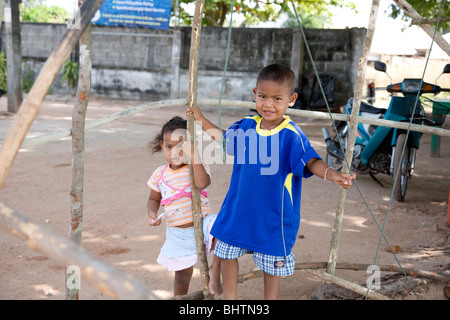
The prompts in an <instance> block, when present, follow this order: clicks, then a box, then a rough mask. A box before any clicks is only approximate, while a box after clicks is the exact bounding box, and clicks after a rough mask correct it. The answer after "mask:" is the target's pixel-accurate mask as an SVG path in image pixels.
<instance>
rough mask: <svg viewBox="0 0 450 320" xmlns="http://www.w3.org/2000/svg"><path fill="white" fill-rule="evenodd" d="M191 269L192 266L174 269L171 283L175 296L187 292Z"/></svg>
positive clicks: (192, 268)
mask: <svg viewBox="0 0 450 320" xmlns="http://www.w3.org/2000/svg"><path fill="white" fill-rule="evenodd" d="M193 271H194V267H193V266H192V267H189V268H187V269H184V270H179V271H175V280H174V284H173V293H174V295H175V296H180V295H185V294H187V293H188V290H189V283H190V282H191V278H192V273H193Z"/></svg>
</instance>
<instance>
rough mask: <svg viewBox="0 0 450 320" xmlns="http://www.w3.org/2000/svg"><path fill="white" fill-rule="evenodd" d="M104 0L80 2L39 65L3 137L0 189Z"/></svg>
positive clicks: (0, 156)
mask: <svg viewBox="0 0 450 320" xmlns="http://www.w3.org/2000/svg"><path fill="white" fill-rule="evenodd" d="M103 1H104V0H88V1H86V2H85V3H84V4H83V6H82V7H83V8H84V9H83V10H81V15H80V24H79V26H80V27H79V28H78V27H75V28H67V30H66V32H65V33H64V35H63V37H62V39H61V41H60V42H59V43H58V44H57V45H56V47H55V49H54V50H53V52H52V53H51V55H50V56H49V57H48V59H47V62H46V63H45V64H44V66H43V67H42V69H41V72H40V73H39V76H38V77H37V79H36V81H35V82H34V84H33V87H32V88H31V90H30V92H29V93H28V96H27V98H26V99H25V101H24V102H23V103H22V106H21V108H20V109H19V112H18V114H17V117H16V120H15V121H14V123H13V124H12V126H11V128H10V130H9V132H8V135H7V136H6V139H5V141H4V142H3V145H2V148H1V150H0V190H1V189H3V185H4V184H5V181H6V177H7V176H8V173H9V170H11V167H12V164H13V162H14V160H15V158H16V156H17V152H18V151H19V149H20V146H21V145H22V142H23V140H24V139H25V136H26V135H27V133H28V130H29V129H30V127H31V125H32V124H33V121H34V119H36V116H37V114H38V112H39V110H40V108H41V105H42V101H44V98H45V96H46V94H47V92H48V90H49V89H50V86H51V85H52V83H53V81H54V80H55V78H56V76H57V74H58V71H59V70H60V69H61V67H62V65H63V64H64V62H65V61H66V60H67V58H68V57H69V54H70V52H71V51H72V49H73V47H74V46H75V44H76V43H77V41H78V39H79V38H80V36H81V34H82V33H83V32H84V30H85V29H86V27H87V26H88V25H89V24H90V23H91V19H92V17H93V16H94V14H95V12H96V11H97V10H98V8H100V6H101V5H102V3H103Z"/></svg>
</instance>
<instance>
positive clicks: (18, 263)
mask: <svg viewBox="0 0 450 320" xmlns="http://www.w3.org/2000/svg"><path fill="white" fill-rule="evenodd" d="M138 104H140V102H137V101H107V100H103V99H99V98H91V100H90V104H89V108H88V113H87V120H88V121H89V120H94V119H97V118H99V117H102V116H106V115H108V114H111V113H114V112H117V111H120V110H122V109H125V108H127V107H131V106H135V105H138ZM72 107H73V98H71V97H68V96H63V97H61V96H48V97H47V98H46V100H45V102H44V105H43V107H42V109H41V111H40V113H39V116H38V119H37V120H36V121H35V123H34V124H33V127H32V128H31V130H30V133H29V136H33V135H37V134H42V133H46V132H51V131H54V130H58V129H62V128H70V126H71V113H72ZM5 111H6V98H5V97H3V98H2V99H0V112H1V113H0V141H1V140H3V139H4V137H5V135H6V133H7V131H8V128H9V126H10V125H11V123H12V121H13V119H14V115H8V114H6V113H5ZM204 112H205V114H206V115H207V116H209V117H210V119H211V120H213V121H214V122H217V118H218V113H217V110H215V108H204ZM247 113H251V112H250V111H248V110H239V109H232V108H225V110H224V112H223V115H222V119H223V120H222V122H223V126H224V127H225V126H228V125H230V124H231V123H233V122H234V121H235V120H237V119H240V118H241V117H242V116H244V115H245V114H247ZM173 115H184V108H181V107H180V108H171V109H160V110H155V111H149V112H145V113H141V114H138V115H136V116H134V117H131V118H128V119H123V120H120V121H116V122H114V123H112V124H109V125H106V126H104V127H100V128H96V129H92V130H89V131H88V132H87V134H86V162H85V186H84V201H85V202H84V227H83V238H82V247H83V248H85V249H86V250H88V251H89V252H91V253H93V254H94V255H96V256H98V257H99V258H101V259H102V260H104V261H106V262H108V263H110V264H112V265H114V266H116V267H117V268H119V269H120V270H122V271H124V272H126V273H129V274H131V275H132V276H134V277H135V278H137V279H138V280H140V281H142V283H144V284H145V285H147V286H148V287H149V288H151V289H152V290H154V292H155V293H156V294H157V295H159V296H160V297H161V298H169V297H171V295H172V283H173V273H172V272H168V271H166V270H165V269H164V268H162V267H161V266H159V265H158V264H157V263H156V261H155V260H156V257H157V255H158V253H159V250H160V248H161V246H162V244H163V241H164V229H165V228H164V227H163V226H160V227H149V226H148V225H147V223H146V201H147V197H148V192H149V190H148V188H147V186H146V181H147V179H148V177H149V176H150V174H151V173H152V172H153V170H154V169H155V168H156V167H157V166H159V165H161V164H162V163H163V158H162V156H161V155H160V154H155V155H152V154H151V153H150V152H149V150H148V149H147V143H148V141H149V140H151V139H153V137H154V136H155V134H156V132H157V131H158V130H159V128H160V126H161V124H162V123H164V122H165V121H167V120H168V119H170V118H171V117H172V116H173ZM293 118H294V120H295V121H296V122H297V123H298V124H299V125H300V126H301V127H302V128H303V130H304V131H305V133H306V134H307V135H308V136H309V138H310V140H311V142H312V143H313V145H314V147H315V148H316V149H317V150H318V152H319V154H320V155H322V156H325V144H324V142H323V138H322V134H321V127H322V126H324V125H329V123H327V122H326V121H321V120H312V119H307V118H301V117H293ZM444 127H446V128H450V121H447V123H446V124H445V125H444ZM449 146H450V139H449V138H442V141H441V157H440V158H431V157H430V135H424V137H423V139H422V141H421V148H420V150H419V152H418V156H417V164H416V172H415V175H414V177H413V179H412V180H411V181H410V184H409V186H408V192H407V199H406V201H405V202H404V203H398V202H395V201H394V202H393V203H392V205H391V208H390V211H389V214H388V215H387V217H386V211H387V209H388V205H389V198H390V192H391V186H392V182H391V178H390V177H388V176H381V175H379V176H378V178H379V179H380V180H381V181H382V182H383V183H384V184H385V186H386V187H385V188H382V187H380V186H379V185H377V184H376V183H375V182H374V181H373V180H372V179H371V178H370V177H369V176H358V178H357V183H358V186H359V188H360V190H361V192H362V194H363V195H364V197H365V199H366V201H367V203H368V205H369V207H370V208H371V210H372V213H373V217H372V215H371V213H370V212H369V210H368V208H367V206H366V205H365V204H364V202H363V200H362V197H361V195H360V194H359V192H358V190H357V188H352V189H351V190H350V191H349V192H348V194H347V202H346V206H345V214H344V221H343V228H342V233H341V238H340V246H339V258H338V262H348V263H356V264H358V263H361V264H373V263H374V262H375V257H376V254H377V248H378V244H379V239H380V232H379V230H378V228H377V226H376V224H375V222H374V219H376V221H378V223H379V225H381V226H382V225H383V223H384V221H385V219H387V220H386V231H385V234H386V237H387V239H388V241H389V243H390V244H391V246H399V248H400V252H399V253H397V258H398V260H399V261H400V262H401V264H402V265H403V266H411V267H415V268H418V269H422V270H426V271H433V272H447V274H448V270H449V269H450V256H449V249H448V248H449V245H450V243H449V234H450V228H449V227H448V226H447V223H446V222H447V208H448V198H449V177H450V161H449V159H450V147H449ZM70 167H71V140H70V138H65V139H62V140H60V141H56V142H49V143H45V144H42V145H39V146H36V147H30V148H27V149H22V150H21V151H20V152H19V154H18V156H17V158H16V160H15V162H14V165H13V167H12V169H11V171H10V174H9V176H8V179H7V181H6V184H5V187H4V189H3V190H2V191H1V193H0V198H1V199H2V201H5V202H6V203H7V204H8V205H10V206H11V207H12V208H14V209H16V210H17V211H19V212H21V213H22V214H24V215H26V216H27V217H29V218H31V219H32V220H33V221H35V222H37V223H40V224H45V225H46V226H48V227H50V228H52V229H53V230H55V231H56V232H57V233H58V234H60V235H61V236H66V235H67V232H68V228H69V208H70V197H69V189H70V176H71V173H70V171H71V170H70ZM230 173H231V166H230V165H218V164H216V165H212V181H213V183H212V185H211V187H210V188H209V193H210V195H211V202H212V208H213V211H217V210H218V209H219V208H220V205H221V202H222V200H223V198H224V196H225V193H226V191H227V187H228V182H229V177H230ZM337 195H338V188H337V187H336V186H335V185H334V184H333V183H326V182H324V181H323V180H321V179H319V178H317V177H312V178H310V179H307V180H305V181H304V186H303V196H302V221H301V226H300V230H299V238H298V240H297V243H296V245H295V247H294V253H295V255H296V258H297V262H326V261H327V260H328V256H329V251H330V237H331V229H332V226H333V222H334V214H335V207H336V203H337ZM376 264H378V265H381V264H392V265H397V263H396V261H395V259H394V256H393V255H392V253H390V252H388V251H387V244H386V242H385V241H384V240H383V241H382V242H381V244H380V250H379V253H378V256H377V260H376ZM66 267H67V266H65V265H61V264H60V263H58V262H57V261H56V260H54V259H52V258H51V257H46V256H44V255H43V254H42V253H39V252H36V251H32V250H31V249H29V248H28V247H27V246H26V245H25V244H24V242H23V241H22V240H20V239H19V238H17V237H15V236H14V235H12V234H11V233H10V232H9V230H7V229H6V228H3V227H0V270H1V271H0V299H14V300H17V299H32V300H40V299H43V300H54V299H64V292H65V279H64V271H65V268H66ZM253 268H254V264H253V261H252V258H251V257H250V256H246V257H243V258H241V259H240V272H241V273H244V272H247V271H250V270H252V269H253ZM335 274H336V275H337V276H339V277H342V278H344V279H346V280H349V281H353V282H356V283H360V284H365V283H366V280H367V278H368V276H369V274H368V273H366V271H365V270H363V271H350V270H336V273H335ZM388 274H389V273H386V272H382V276H385V275H388ZM421 280H423V281H420V282H418V283H417V284H416V287H415V290H416V292H417V294H418V296H419V298H420V299H447V298H446V297H445V295H444V294H443V288H444V287H445V285H447V283H445V282H439V281H432V280H429V279H425V278H423V279H421ZM321 283H322V281H321V280H320V279H318V278H316V277H314V276H312V275H311V274H309V273H307V272H305V271H301V270H298V271H295V274H294V275H293V276H291V277H287V278H286V279H283V280H282V284H281V291H280V298H281V299H296V300H309V299H311V294H312V293H313V291H314V290H315V288H316V287H317V286H318V285H320V284H321ZM381 284H382V285H383V279H382V283H381ZM200 288H201V284H200V277H199V272H198V269H197V268H196V270H195V272H194V277H193V280H192V283H191V288H190V291H191V292H194V291H198V290H200ZM262 288H263V283H262V279H261V278H259V279H254V280H249V281H246V282H244V283H242V284H240V285H239V297H240V298H241V299H262V298H263V290H262ZM391 297H392V298H394V299H402V300H403V299H417V297H416V296H415V295H414V294H413V293H411V289H409V288H406V289H405V290H403V291H401V292H400V293H399V294H396V295H394V296H391ZM80 298H81V299H109V298H108V297H106V296H105V295H104V294H102V293H100V292H98V291H97V290H96V289H94V288H93V287H91V286H90V285H89V284H88V283H87V282H86V281H83V278H82V283H81V294H80Z"/></svg>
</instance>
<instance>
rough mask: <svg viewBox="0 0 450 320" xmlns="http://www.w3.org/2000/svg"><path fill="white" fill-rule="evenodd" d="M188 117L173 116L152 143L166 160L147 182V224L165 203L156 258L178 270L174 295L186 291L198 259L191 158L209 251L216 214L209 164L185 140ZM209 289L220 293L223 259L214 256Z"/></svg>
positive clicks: (154, 220) (154, 222)
mask: <svg viewBox="0 0 450 320" xmlns="http://www.w3.org/2000/svg"><path fill="white" fill-rule="evenodd" d="M186 123H187V122H186V120H184V119H182V118H180V117H174V118H172V119H171V120H170V121H169V122H167V123H166V124H165V125H164V126H163V127H162V130H161V133H160V134H159V135H158V136H157V137H156V138H155V140H154V141H153V143H152V144H151V145H152V147H153V152H159V151H161V152H162V153H163V155H164V158H165V160H166V161H167V164H165V165H162V166H160V167H159V168H157V169H156V170H155V171H154V172H153V174H152V175H151V177H150V179H149V180H148V182H147V185H148V186H149V187H150V189H151V190H150V196H149V198H148V202H147V213H148V224H149V225H150V226H158V225H160V224H161V217H158V216H157V213H158V210H159V207H160V206H161V205H162V206H164V215H165V219H166V225H167V229H166V241H165V243H164V245H163V247H162V248H161V252H160V254H159V256H158V258H157V260H156V261H157V262H158V263H159V264H160V265H162V266H164V267H165V268H167V269H168V270H169V271H175V280H174V295H175V296H178V295H184V294H187V292H188V289H189V283H190V281H191V277H192V272H193V265H194V264H195V263H196V262H197V250H196V246H195V237H194V228H193V217H192V206H191V197H192V195H191V192H190V190H191V189H190V181H189V167H188V165H187V164H186V163H188V161H189V160H191V163H192V166H193V169H194V180H195V185H196V186H197V188H198V189H199V190H200V198H201V210H202V217H203V234H204V236H205V237H204V239H205V245H206V252H207V254H208V253H209V252H211V250H212V249H213V246H214V243H213V237H212V236H211V235H210V233H209V231H210V230H211V227H212V224H213V223H214V220H215V217H216V216H217V215H215V214H211V209H210V206H209V200H208V193H207V191H206V187H207V186H208V185H209V184H210V183H211V179H210V171H209V167H208V165H207V164H205V163H202V162H201V160H200V156H199V154H198V151H197V148H195V147H194V145H193V144H191V143H190V142H188V141H186V139H185V138H186ZM209 273H210V292H211V293H212V294H220V292H219V291H220V288H219V281H220V278H219V277H220V263H219V260H218V258H216V257H214V260H213V263H212V265H211V267H210V269H209Z"/></svg>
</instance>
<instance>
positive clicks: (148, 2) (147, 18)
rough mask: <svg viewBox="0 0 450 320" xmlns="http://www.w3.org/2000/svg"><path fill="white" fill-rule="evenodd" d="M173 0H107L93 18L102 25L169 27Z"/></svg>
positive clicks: (95, 22) (150, 27)
mask: <svg viewBox="0 0 450 320" xmlns="http://www.w3.org/2000/svg"><path fill="white" fill-rule="evenodd" d="M171 10H172V1H171V0H105V1H104V2H103V4H102V6H101V7H100V9H99V10H98V11H97V13H96V14H95V16H94V17H93V18H92V23H94V24H96V25H101V26H112V27H129V28H149V29H168V28H169V21H170V13H171Z"/></svg>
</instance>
